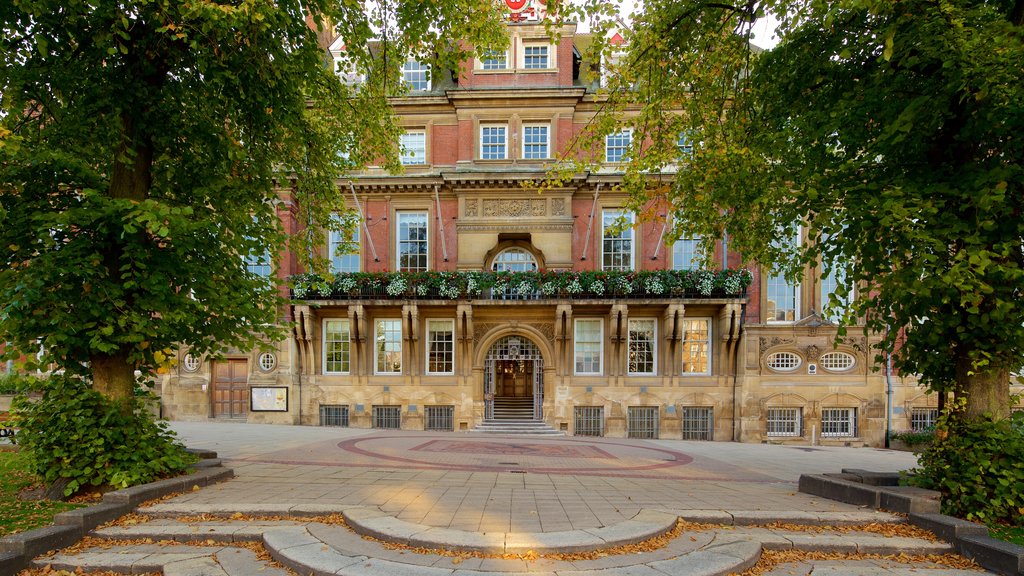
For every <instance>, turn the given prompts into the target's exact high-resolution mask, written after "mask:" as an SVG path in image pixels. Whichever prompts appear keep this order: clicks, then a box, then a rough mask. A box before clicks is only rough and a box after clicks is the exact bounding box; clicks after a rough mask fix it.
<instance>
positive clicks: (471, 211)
mask: <svg viewBox="0 0 1024 576" xmlns="http://www.w3.org/2000/svg"><path fill="white" fill-rule="evenodd" d="M479 210H480V201H479V200H477V199H476V198H471V199H469V200H466V216H467V217H474V218H475V217H476V216H477V214H478V211H479Z"/></svg>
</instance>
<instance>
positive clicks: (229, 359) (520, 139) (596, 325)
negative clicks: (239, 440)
mask: <svg viewBox="0 0 1024 576" xmlns="http://www.w3.org/2000/svg"><path fill="white" fill-rule="evenodd" d="M508 30H509V33H510V34H511V42H510V47H509V49H508V50H507V51H506V52H505V53H492V54H488V55H487V56H486V57H485V58H484V59H475V60H472V61H466V62H463V63H462V65H461V67H460V69H459V70H457V71H455V73H453V74H431V73H430V72H431V71H430V70H429V68H428V67H426V66H424V65H421V64H419V63H417V62H415V61H410V62H407V63H406V64H405V66H404V69H403V72H404V80H405V82H407V83H408V85H409V88H410V91H409V93H408V95H407V96H405V97H401V98H395V99H393V101H392V105H393V106H394V109H395V111H396V113H397V115H398V117H399V119H400V122H401V124H402V126H403V127H404V129H405V131H404V134H402V136H401V141H400V142H399V144H400V149H401V151H402V152H401V159H402V163H403V164H404V165H405V171H404V174H401V175H391V174H388V173H386V172H385V171H383V170H380V169H376V168H374V167H371V168H369V169H367V170H365V171H364V172H362V173H360V174H358V177H357V178H353V179H352V181H351V182H349V181H341V182H339V183H338V186H339V193H341V194H343V195H344V196H345V198H346V201H347V203H348V204H349V207H350V208H352V209H354V210H355V211H357V212H358V214H359V215H360V220H361V221H360V223H359V230H358V233H357V234H356V235H355V236H354V237H353V238H350V239H344V238H340V237H338V234H332V235H331V237H330V239H329V242H328V245H325V246H323V250H324V253H325V254H328V255H330V258H331V264H332V268H333V270H332V271H333V272H335V273H337V275H336V276H334V277H332V279H330V280H329V281H328V280H322V281H318V280H317V279H315V278H312V277H308V276H298V278H300V279H302V281H300V282H297V283H295V287H294V288H293V289H292V290H293V292H292V303H291V305H290V309H289V310H287V311H286V312H287V313H286V314H285V317H286V320H287V321H289V322H290V323H291V324H292V326H293V328H292V330H291V335H290V337H289V338H287V339H286V340H283V341H280V342H276V343H273V344H272V347H271V349H270V350H252V351H249V350H235V351H233V352H235V353H233V354H227V355H226V356H225V357H223V358H219V359H210V358H205V357H196V356H192V355H191V354H189V353H188V350H182V351H181V354H180V358H179V359H178V362H177V364H176V366H175V367H174V368H173V369H172V370H171V372H170V373H169V374H167V375H165V377H164V380H163V382H162V395H161V396H162V411H163V415H164V416H166V417H168V418H171V419H175V420H198V419H207V418H226V419H244V420H246V421H248V422H256V423H276V424H299V425H314V426H315V425H321V426H349V427H357V428H382V429H389V428H390V429H403V430H449V431H456V432H460V431H464V432H469V433H472V432H480V431H488V430H501V431H509V432H525V431H530V432H548V433H563V434H568V435H604V436H610V437H637V438H674V439H692V440H711V441H739V442H780V443H798V444H804V445H807V444H837V445H854V446H864V445H870V446H880V445H882V444H883V443H884V441H885V434H886V430H887V428H891V429H892V430H910V429H917V428H924V427H926V426H928V425H930V424H931V423H932V422H933V421H934V419H935V418H936V416H937V409H936V408H937V402H936V397H935V395H928V394H925V391H924V390H923V389H921V388H919V387H918V386H917V385H916V383H915V382H914V381H913V379H910V378H904V377H900V376H899V375H894V374H891V373H889V372H887V370H886V366H885V365H884V363H879V362H877V361H876V359H875V351H874V350H873V349H872V344H873V343H874V339H873V338H872V337H870V336H865V335H864V331H863V330H860V329H858V328H857V327H850V328H849V330H848V333H847V334H848V335H847V336H845V337H844V338H842V339H841V340H839V341H837V340H836V327H835V326H834V325H832V324H830V323H829V322H828V321H827V319H824V318H822V316H821V315H820V311H821V310H822V308H823V302H826V301H827V300H828V297H829V295H830V293H831V292H832V290H834V288H835V284H836V280H835V278H832V277H828V276H826V275H823V274H822V271H821V269H820V267H819V268H817V269H808V270H807V271H806V273H805V274H804V276H803V277H802V279H801V280H800V281H799V282H792V281H787V280H786V279H785V278H784V277H782V276H777V275H773V274H771V273H770V272H769V271H768V270H767V269H763V268H760V267H757V266H755V265H750V264H748V263H744V262H743V261H742V259H741V257H740V255H739V254H735V253H732V252H730V251H729V249H728V245H727V244H726V243H724V242H722V241H721V240H719V241H718V242H717V243H716V248H715V253H714V254H713V255H710V258H709V260H710V261H711V262H713V263H714V266H713V268H714V269H713V270H702V269H699V264H698V263H697V262H699V261H700V260H699V258H696V250H698V242H697V240H698V239H694V238H683V239H679V240H676V241H674V242H671V243H668V242H666V237H667V234H666V230H667V229H668V228H669V223H668V222H667V218H669V217H670V215H669V214H665V213H661V214H657V215H655V216H654V217H653V218H651V217H646V218H643V219H641V218H639V217H638V216H637V215H635V214H633V213H630V212H628V211H626V210H625V209H624V208H623V206H624V205H625V203H626V202H625V201H626V198H625V197H624V195H623V194H622V193H621V192H619V191H618V190H617V186H616V184H617V183H618V182H620V181H621V177H622V163H621V162H622V160H623V154H624V152H625V150H626V148H627V147H628V145H629V144H630V142H631V139H632V137H633V134H632V132H631V131H630V130H624V131H621V132H618V133H615V134H611V135H609V136H608V137H607V138H606V140H605V147H604V150H603V159H604V161H605V162H604V164H603V167H602V168H601V169H600V170H596V171H593V172H591V173H589V174H583V175H580V176H579V177H577V178H576V179H574V180H571V181H570V182H568V183H567V184H565V185H564V186H563V187H561V188H557V189H553V190H545V191H544V192H543V193H538V191H537V190H536V189H535V188H534V189H530V188H528V187H525V186H524V182H527V181H531V180H537V179H539V178H540V177H541V176H542V175H543V174H544V172H545V170H546V169H547V167H548V165H550V163H551V162H552V161H553V158H554V157H555V155H556V154H557V153H558V152H559V151H560V150H564V149H565V148H566V147H567V146H568V145H569V143H570V141H571V140H572V139H573V136H574V135H575V134H577V133H578V132H579V131H580V130H582V129H583V127H584V126H585V125H586V124H587V122H588V121H589V120H590V119H591V118H592V117H593V116H594V114H595V113H596V112H597V109H598V106H599V104H600V100H599V96H598V94H597V90H596V87H597V82H596V81H595V82H590V81H589V80H586V79H584V78H581V76H583V77H585V76H587V75H586V74H582V75H581V73H580V70H581V69H584V68H587V67H589V66H590V64H589V63H586V62H581V56H580V54H581V50H580V49H579V46H578V43H581V42H586V41H587V37H586V35H584V34H577V33H576V30H575V27H574V26H573V25H567V26H565V28H564V29H563V30H562V31H561V35H560V36H559V38H558V39H557V41H552V40H551V39H550V38H549V37H548V36H547V35H546V33H545V29H544V26H543V25H542V24H541V23H538V22H536V21H531V20H529V19H522V21H520V22H513V23H510V24H509V26H508ZM340 49H341V48H340V43H336V45H334V46H331V50H333V51H334V53H335V54H337V51H338V50H340ZM341 80H342V81H358V79H357V78H348V77H344V76H343V77H342V79H341ZM680 148H681V153H685V142H684V141H682V140H681V142H680ZM289 206H291V202H290V198H289V197H288V196H287V192H284V191H282V202H281V204H280V208H279V214H280V216H281V218H282V220H283V221H284V226H285V229H286V230H294V229H295V228H296V226H297V223H296V222H295V221H294V217H295V216H294V213H293V212H292V211H291V209H290V208H289ZM662 212H665V211H664V210H662ZM623 223H625V225H623ZM343 240H350V241H351V242H349V243H347V244H351V243H354V244H355V245H357V247H358V249H357V250H355V251H354V252H352V253H349V254H339V253H337V252H338V251H337V250H335V248H336V246H338V245H339V244H346V242H343ZM793 240H794V241H800V238H799V237H795V238H794V239H793ZM293 262H294V259H293V258H291V257H289V255H288V254H283V255H282V257H281V259H280V261H279V263H278V266H279V268H280V270H279V271H278V272H276V273H277V274H278V276H279V277H280V279H281V281H282V282H284V280H285V279H287V278H289V277H294V276H295V275H297V274H301V273H302V272H303V270H301V269H298V268H297V267H296V265H295V264H293ZM252 266H253V267H254V269H257V270H256V271H258V272H259V271H262V272H263V273H266V274H270V273H273V272H272V270H273V268H272V267H270V266H268V265H267V263H265V262H264V263H259V262H257V263H253V264H252ZM261 267H262V270H260V269H259V268H261Z"/></svg>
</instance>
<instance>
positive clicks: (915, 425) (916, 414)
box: [910, 408, 939, 432]
mask: <svg viewBox="0 0 1024 576" xmlns="http://www.w3.org/2000/svg"><path fill="white" fill-rule="evenodd" d="M938 419H939V409H938V408H911V409H910V429H911V430H913V431H914V432H924V431H925V430H931V429H932V428H935V421H936V420H938Z"/></svg>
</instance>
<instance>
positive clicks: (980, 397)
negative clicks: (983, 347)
mask: <svg viewBox="0 0 1024 576" xmlns="http://www.w3.org/2000/svg"><path fill="white" fill-rule="evenodd" d="M956 381H957V389H958V390H960V391H962V392H963V395H964V396H966V397H967V406H966V407H965V409H964V417H965V418H967V419H968V420H980V419H981V418H983V417H985V416H986V415H989V416H990V417H992V418H993V419H994V420H1003V419H1005V418H1008V417H1009V416H1010V372H1009V370H1006V369H998V370H991V369H990V370H988V371H984V372H982V371H978V370H977V369H975V368H974V367H973V366H971V362H970V360H967V359H966V358H961V359H960V360H958V361H957V366H956ZM958 396H959V394H958Z"/></svg>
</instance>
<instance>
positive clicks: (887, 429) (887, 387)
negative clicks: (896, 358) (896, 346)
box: [885, 352, 892, 448]
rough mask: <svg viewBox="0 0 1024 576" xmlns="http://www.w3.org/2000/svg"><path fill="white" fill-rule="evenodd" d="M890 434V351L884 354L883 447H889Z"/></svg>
mask: <svg viewBox="0 0 1024 576" xmlns="http://www.w3.org/2000/svg"><path fill="white" fill-rule="evenodd" d="M891 435H892V352H889V353H888V354H886V360H885V447H886V448H889V436H891Z"/></svg>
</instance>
